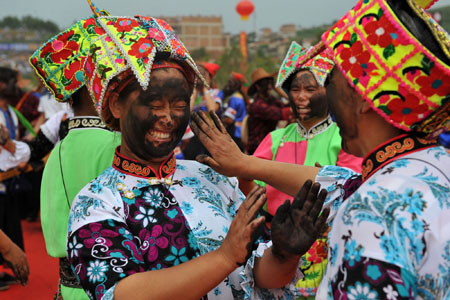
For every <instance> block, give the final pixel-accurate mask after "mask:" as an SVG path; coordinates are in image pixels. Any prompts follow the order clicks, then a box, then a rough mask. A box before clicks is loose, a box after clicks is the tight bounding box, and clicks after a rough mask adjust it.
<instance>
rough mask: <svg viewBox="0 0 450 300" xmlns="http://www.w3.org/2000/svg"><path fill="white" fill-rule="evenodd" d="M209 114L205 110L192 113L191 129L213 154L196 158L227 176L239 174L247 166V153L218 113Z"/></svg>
mask: <svg viewBox="0 0 450 300" xmlns="http://www.w3.org/2000/svg"><path fill="white" fill-rule="evenodd" d="M209 116H210V117H211V118H210V117H209ZM209 116H208V114H207V113H205V112H203V111H199V112H194V113H192V122H191V124H190V126H191V129H192V131H193V132H194V133H195V135H196V136H197V137H198V139H199V140H200V142H201V143H202V144H203V145H204V146H205V148H206V149H207V150H208V152H209V153H210V154H211V156H207V155H199V156H197V158H196V159H197V161H198V162H200V163H203V164H205V165H208V166H210V167H211V168H213V169H214V170H215V171H217V172H219V173H221V174H223V175H225V176H228V177H232V176H239V175H240V173H241V170H242V168H244V167H245V163H244V161H245V158H246V155H245V154H244V153H242V152H241V150H240V149H239V147H238V145H236V143H235V142H234V141H233V139H232V138H231V136H230V135H229V134H228V133H227V131H226V129H225V127H224V126H223V124H222V122H221V121H220V120H219V117H218V116H217V115H216V113H215V112H213V111H211V112H210V113H209Z"/></svg>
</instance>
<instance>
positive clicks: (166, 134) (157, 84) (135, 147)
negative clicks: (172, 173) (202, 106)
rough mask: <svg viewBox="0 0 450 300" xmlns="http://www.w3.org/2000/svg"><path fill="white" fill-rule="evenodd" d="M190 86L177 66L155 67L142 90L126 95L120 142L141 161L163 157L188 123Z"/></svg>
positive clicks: (172, 148) (181, 134)
mask: <svg viewBox="0 0 450 300" xmlns="http://www.w3.org/2000/svg"><path fill="white" fill-rule="evenodd" d="M190 95H191V89H190V87H189V85H188V83H187V80H186V79H185V77H184V76H183V75H182V73H181V72H180V71H179V70H176V69H158V70H154V71H153V72H152V74H151V78H150V85H149V87H148V88H147V90H146V91H142V90H141V91H140V92H139V93H134V94H133V93H132V94H131V95H130V97H129V98H128V99H127V107H128V111H127V114H126V115H125V116H124V117H123V118H121V129H122V136H123V139H124V142H125V143H126V145H127V147H128V148H129V150H130V151H131V152H132V153H133V154H135V155H136V156H137V157H139V158H140V159H142V160H144V161H152V160H153V159H155V158H156V159H159V158H165V157H167V156H169V155H170V154H171V153H172V151H173V150H174V149H175V147H176V146H177V144H178V143H179V142H180V140H181V138H182V137H183V134H184V132H185V131H186V127H187V125H188V123H189V117H190V110H189V99H190Z"/></svg>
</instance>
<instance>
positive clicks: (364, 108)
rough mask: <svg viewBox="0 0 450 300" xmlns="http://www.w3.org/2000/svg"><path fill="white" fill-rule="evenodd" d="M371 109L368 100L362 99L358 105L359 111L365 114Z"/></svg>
mask: <svg viewBox="0 0 450 300" xmlns="http://www.w3.org/2000/svg"><path fill="white" fill-rule="evenodd" d="M371 110H372V107H370V104H369V102H367V101H365V100H363V101H362V102H361V104H360V106H359V113H360V114H365V113H368V112H369V111H371Z"/></svg>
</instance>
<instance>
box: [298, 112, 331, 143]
mask: <svg viewBox="0 0 450 300" xmlns="http://www.w3.org/2000/svg"><path fill="white" fill-rule="evenodd" d="M332 124H333V119H332V118H331V116H330V115H328V117H327V118H326V119H324V120H323V121H321V122H320V123H317V124H315V125H314V126H313V127H311V128H310V129H309V130H306V129H305V127H303V125H302V124H301V123H300V122H297V125H298V126H297V131H298V133H299V134H300V136H301V137H303V138H305V139H312V138H314V136H316V135H317V134H319V133H322V132H324V131H325V130H327V129H328V128H330V126H331V125H332Z"/></svg>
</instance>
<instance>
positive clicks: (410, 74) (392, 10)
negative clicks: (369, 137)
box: [308, 0, 450, 139]
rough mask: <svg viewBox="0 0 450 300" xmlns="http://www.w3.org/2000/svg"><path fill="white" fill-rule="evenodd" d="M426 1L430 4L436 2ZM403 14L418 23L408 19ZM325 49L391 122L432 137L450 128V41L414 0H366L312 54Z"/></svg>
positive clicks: (362, 93)
mask: <svg viewBox="0 0 450 300" xmlns="http://www.w3.org/2000/svg"><path fill="white" fill-rule="evenodd" d="M420 2H421V3H420V5H421V6H424V7H428V6H430V5H431V4H433V2H434V1H420ZM399 6H401V7H399ZM403 15H406V16H409V20H411V16H412V18H414V23H413V24H411V22H408V21H405V22H402V20H403V19H404V18H405V17H404V16H403ZM406 19H408V17H407V18H406ZM415 27H417V28H419V29H415ZM412 32H416V35H418V34H422V35H425V36H426V38H428V39H430V37H431V39H432V41H431V42H430V41H425V42H421V41H419V40H418V38H417V37H416V36H415V35H414V34H413V33H412ZM418 32H419V33H418ZM425 44H426V45H425ZM436 45H437V46H436ZM325 49H328V51H330V52H331V54H332V56H333V60H334V62H335V63H336V65H337V66H338V67H339V69H340V70H341V71H342V72H343V74H344V75H345V76H346V78H347V80H348V81H349V83H350V85H351V86H353V87H354V88H355V90H356V91H357V92H358V93H359V94H361V95H362V96H363V97H364V99H365V100H366V101H368V102H369V103H370V104H371V106H372V108H373V109H374V110H375V111H376V112H377V113H378V114H380V115H381V116H382V117H383V118H384V119H385V120H386V121H387V122H389V123H390V124H392V125H394V126H396V127H398V128H400V129H402V130H405V131H417V132H422V133H423V135H424V136H426V137H427V138H429V139H434V138H435V137H436V135H437V134H438V133H439V132H442V131H444V130H450V112H449V111H450V84H449V82H450V40H449V38H448V35H447V33H446V32H445V31H444V30H443V29H442V28H441V27H440V26H439V25H438V24H437V23H436V22H434V21H433V20H432V19H431V17H430V16H429V15H427V13H426V12H425V11H424V10H423V9H422V8H421V7H420V6H419V5H417V4H416V3H415V2H414V1H412V0H397V1H393V0H389V1H388V0H360V1H359V2H358V3H357V5H356V6H355V7H354V8H353V9H352V10H351V11H349V12H348V13H347V14H346V15H345V16H344V17H343V18H342V19H341V20H339V21H338V22H337V23H336V24H335V25H334V26H333V27H332V28H331V29H330V30H328V31H327V32H325V33H324V34H323V35H322V41H321V42H320V43H319V44H318V45H316V46H315V47H314V50H313V51H310V52H309V54H308V55H309V56H310V57H312V56H315V55H316V54H317V53H319V52H321V51H323V50H325ZM430 49H432V50H430Z"/></svg>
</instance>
